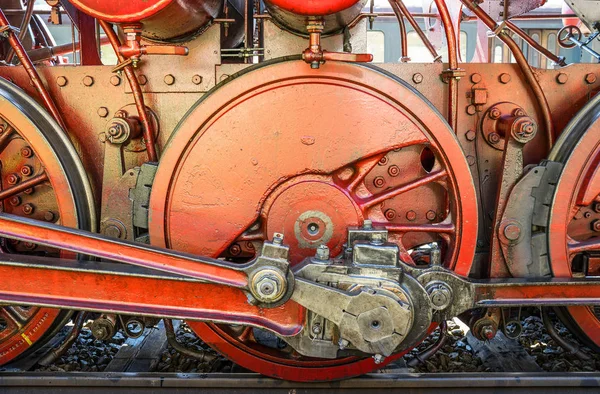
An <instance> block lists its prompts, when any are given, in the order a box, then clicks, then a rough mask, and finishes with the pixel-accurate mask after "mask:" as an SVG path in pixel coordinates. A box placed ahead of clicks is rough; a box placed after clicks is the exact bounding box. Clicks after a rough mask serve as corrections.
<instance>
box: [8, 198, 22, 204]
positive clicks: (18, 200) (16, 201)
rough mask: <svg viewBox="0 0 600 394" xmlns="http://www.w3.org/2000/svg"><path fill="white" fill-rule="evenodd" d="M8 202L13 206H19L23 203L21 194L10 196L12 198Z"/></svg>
mask: <svg viewBox="0 0 600 394" xmlns="http://www.w3.org/2000/svg"><path fill="white" fill-rule="evenodd" d="M8 202H9V203H10V205H12V206H13V207H16V206H18V205H20V204H21V197H19V196H13V197H11V198H10V200H8Z"/></svg>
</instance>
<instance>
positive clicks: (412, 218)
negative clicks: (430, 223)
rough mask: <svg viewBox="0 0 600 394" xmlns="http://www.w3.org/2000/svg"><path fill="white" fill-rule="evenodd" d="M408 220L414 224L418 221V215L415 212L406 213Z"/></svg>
mask: <svg viewBox="0 0 600 394" xmlns="http://www.w3.org/2000/svg"><path fill="white" fill-rule="evenodd" d="M406 219H407V220H409V221H411V222H414V221H415V220H416V219H417V213H416V212H415V211H408V212H406Z"/></svg>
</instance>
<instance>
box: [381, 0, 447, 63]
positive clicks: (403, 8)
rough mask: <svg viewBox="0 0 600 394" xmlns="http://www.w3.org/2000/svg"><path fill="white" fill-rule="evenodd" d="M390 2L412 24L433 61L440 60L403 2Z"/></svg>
mask: <svg viewBox="0 0 600 394" xmlns="http://www.w3.org/2000/svg"><path fill="white" fill-rule="evenodd" d="M390 3H394V4H396V5H397V6H398V8H400V11H401V12H402V14H403V15H404V17H405V18H406V20H408V23H410V25H411V26H412V28H413V30H414V31H415V33H417V35H418V36H419V38H420V39H421V41H423V45H425V47H426V48H427V50H428V51H429V53H431V56H433V61H434V62H440V61H441V58H442V57H441V56H440V55H439V54H438V53H437V51H436V49H435V48H434V47H433V44H432V43H431V41H429V39H428V38H427V35H425V33H424V32H423V30H421V26H419V22H417V20H416V19H415V17H414V16H413V14H412V13H411V12H410V11H409V9H408V8H406V5H405V4H404V2H403V1H402V0H390ZM392 8H393V6H392ZM394 13H395V11H394Z"/></svg>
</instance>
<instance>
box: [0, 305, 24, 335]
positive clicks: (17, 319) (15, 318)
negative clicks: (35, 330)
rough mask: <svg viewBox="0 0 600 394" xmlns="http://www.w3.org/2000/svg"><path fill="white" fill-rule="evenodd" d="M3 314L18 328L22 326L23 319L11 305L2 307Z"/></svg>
mask: <svg viewBox="0 0 600 394" xmlns="http://www.w3.org/2000/svg"><path fill="white" fill-rule="evenodd" d="M3 309H4V316H6V317H7V318H9V319H10V321H12V322H13V323H14V324H15V325H16V326H17V327H18V328H19V329H21V328H22V327H23V323H24V322H23V320H22V317H21V315H20V314H19V313H18V312H17V311H15V310H14V309H13V308H12V307H10V306H7V307H4V308H3Z"/></svg>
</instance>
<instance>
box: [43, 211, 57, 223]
mask: <svg viewBox="0 0 600 394" xmlns="http://www.w3.org/2000/svg"><path fill="white" fill-rule="evenodd" d="M55 219H56V215H55V214H54V212H52V211H46V213H45V214H44V220H45V221H47V222H54V221H55Z"/></svg>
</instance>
